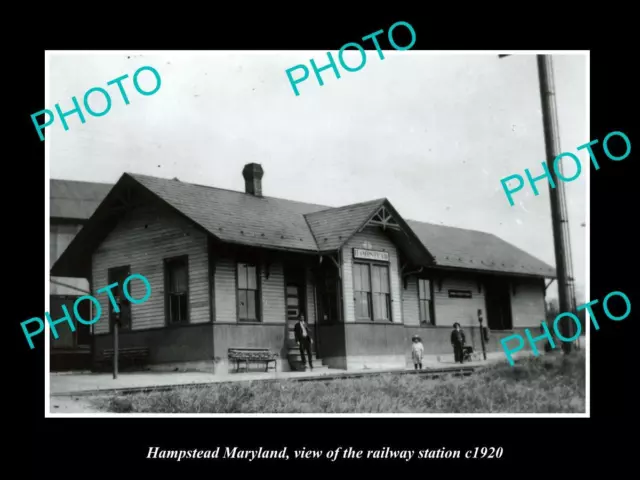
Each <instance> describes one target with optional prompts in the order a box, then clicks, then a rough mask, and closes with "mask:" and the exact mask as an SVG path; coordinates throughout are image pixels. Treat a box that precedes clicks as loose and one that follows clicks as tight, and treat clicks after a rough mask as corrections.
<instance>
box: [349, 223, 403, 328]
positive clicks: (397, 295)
mask: <svg viewBox="0 0 640 480" xmlns="http://www.w3.org/2000/svg"><path fill="white" fill-rule="evenodd" d="M353 248H367V249H371V250H383V251H386V252H389V276H390V279H389V280H390V288H391V316H392V319H393V323H402V305H401V303H402V301H401V292H400V286H401V284H400V274H399V273H398V254H397V251H396V247H395V245H394V244H393V243H392V242H391V240H389V238H388V237H387V236H386V235H385V234H384V233H382V231H380V230H379V229H376V228H366V229H364V230H363V231H362V232H360V233H356V234H355V235H354V236H353V237H352V238H351V240H349V241H348V242H347V244H346V245H345V246H344V247H343V249H342V257H343V261H344V264H343V266H342V290H343V293H344V303H345V305H344V312H345V322H355V305H354V303H355V302H354V296H353V295H354V294H353V251H352V249H353Z"/></svg>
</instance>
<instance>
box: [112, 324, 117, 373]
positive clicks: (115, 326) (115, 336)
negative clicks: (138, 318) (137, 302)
mask: <svg viewBox="0 0 640 480" xmlns="http://www.w3.org/2000/svg"><path fill="white" fill-rule="evenodd" d="M116 378H118V321H117V320H116V321H114V322H113V379H114V380H115V379H116Z"/></svg>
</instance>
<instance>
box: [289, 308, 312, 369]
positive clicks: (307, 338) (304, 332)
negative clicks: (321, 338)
mask: <svg viewBox="0 0 640 480" xmlns="http://www.w3.org/2000/svg"><path fill="white" fill-rule="evenodd" d="M293 331H294V334H295V336H296V342H297V343H298V348H299V349H300V356H301V357H302V363H303V365H305V367H306V365H307V362H306V361H305V358H304V352H305V351H306V352H307V355H308V356H309V367H310V368H311V370H313V357H312V355H311V345H312V344H313V339H312V338H311V329H310V328H309V325H308V324H307V322H306V320H305V319H304V314H303V313H300V316H299V317H298V323H296V325H295V327H293Z"/></svg>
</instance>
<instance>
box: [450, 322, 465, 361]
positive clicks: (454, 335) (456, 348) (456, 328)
mask: <svg viewBox="0 0 640 480" xmlns="http://www.w3.org/2000/svg"><path fill="white" fill-rule="evenodd" d="M465 341H466V339H465V336H464V332H463V331H462V328H460V324H459V323H457V322H456V323H454V324H453V332H451V346H452V347H453V356H454V358H455V361H456V363H457V362H460V363H464V354H463V347H464V344H465Z"/></svg>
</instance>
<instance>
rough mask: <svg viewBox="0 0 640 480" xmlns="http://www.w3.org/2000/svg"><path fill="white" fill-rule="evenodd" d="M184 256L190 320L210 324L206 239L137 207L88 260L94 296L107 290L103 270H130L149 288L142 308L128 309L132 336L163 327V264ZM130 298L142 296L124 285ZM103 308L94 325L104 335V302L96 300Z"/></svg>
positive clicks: (135, 285) (134, 285) (172, 218)
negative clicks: (136, 331) (130, 316)
mask: <svg viewBox="0 0 640 480" xmlns="http://www.w3.org/2000/svg"><path fill="white" fill-rule="evenodd" d="M179 255H188V256H189V320H190V323H203V322H208V321H209V297H208V295H209V288H208V286H209V283H208V279H207V278H208V264H207V238H206V235H205V234H204V233H203V232H201V231H199V230H197V229H196V228H195V227H193V226H191V225H189V224H188V222H186V221H185V220H184V219H182V218H181V217H179V216H177V215H174V214H170V213H165V212H160V211H159V210H156V209H155V208H152V207H141V208H138V209H136V210H134V211H132V212H131V213H129V214H128V215H127V216H126V217H125V218H123V219H122V220H121V221H120V222H119V223H118V225H117V226H116V228H114V229H113V230H112V231H111V233H109V235H108V236H107V238H106V239H105V240H104V241H103V242H102V244H101V245H100V247H99V248H98V249H97V250H96V251H95V252H94V254H93V262H92V268H93V281H94V284H93V290H94V294H95V292H96V291H97V290H99V289H101V288H104V287H106V286H107V285H108V270H109V269H110V268H113V267H119V266H124V265H130V267H131V273H132V274H134V273H139V274H141V275H144V276H145V277H146V278H147V280H148V281H149V283H150V284H151V296H150V297H149V299H148V300H147V301H146V302H144V303H141V304H132V305H131V312H132V326H131V329H132V330H142V329H148V328H154V327H163V326H164V325H165V298H164V290H165V288H164V262H163V260H164V259H165V258H169V257H174V256H179ZM129 289H130V293H131V296H132V297H133V298H142V297H143V296H144V295H145V286H144V284H143V283H142V282H141V281H139V280H133V281H131V282H130V283H129ZM96 297H97V298H98V300H99V301H100V305H101V307H102V312H103V313H102V317H101V319H100V321H98V322H97V323H96V324H95V333H106V332H108V331H109V321H108V311H109V310H108V308H109V298H108V296H107V294H106V293H101V294H96Z"/></svg>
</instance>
